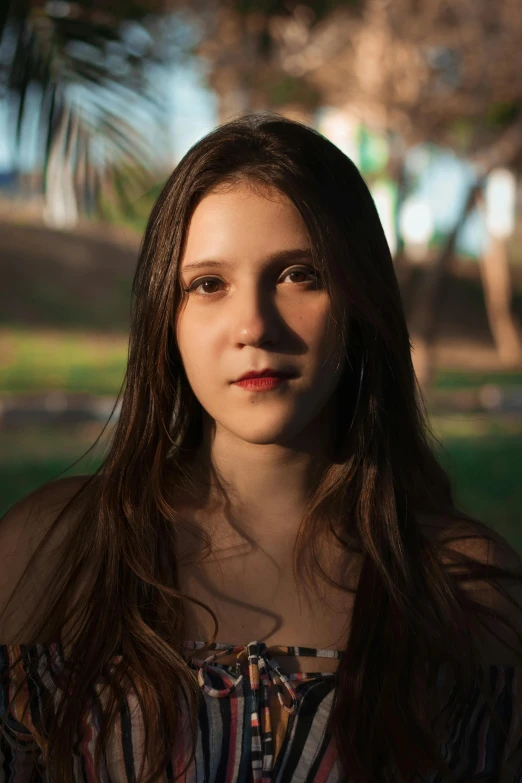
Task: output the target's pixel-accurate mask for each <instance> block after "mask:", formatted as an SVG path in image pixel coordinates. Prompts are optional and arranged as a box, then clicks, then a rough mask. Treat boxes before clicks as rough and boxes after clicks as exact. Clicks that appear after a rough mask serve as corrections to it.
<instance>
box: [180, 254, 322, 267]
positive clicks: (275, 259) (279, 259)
mask: <svg viewBox="0 0 522 783" xmlns="http://www.w3.org/2000/svg"><path fill="white" fill-rule="evenodd" d="M303 258H307V259H310V260H311V259H312V251H311V250H310V248H295V249H292V250H281V251H279V252H277V253H271V254H270V255H269V256H267V257H266V258H265V261H266V262H267V263H269V264H276V263H278V264H280V263H286V262H289V261H297V260H298V259H303ZM220 266H231V264H230V262H229V261H220V260H217V259H205V260H202V261H193V262H192V263H191V264H184V265H183V266H182V267H181V271H182V272H185V270H188V269H200V268H201V267H220Z"/></svg>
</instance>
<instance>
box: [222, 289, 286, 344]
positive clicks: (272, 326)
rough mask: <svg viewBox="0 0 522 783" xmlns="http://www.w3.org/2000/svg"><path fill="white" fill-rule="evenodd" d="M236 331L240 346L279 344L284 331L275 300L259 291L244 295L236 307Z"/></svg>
mask: <svg viewBox="0 0 522 783" xmlns="http://www.w3.org/2000/svg"><path fill="white" fill-rule="evenodd" d="M234 307H235V313H234V316H233V318H234V331H235V338H236V342H237V343H238V344H240V345H260V344H262V343H265V342H269V343H277V342H278V341H279V339H280V336H281V332H282V329H283V323H282V318H281V315H280V313H279V312H278V310H277V308H276V307H275V304H274V302H273V300H271V298H270V297H268V296H262V295H261V294H260V293H259V291H258V290H255V291H252V292H248V293H242V294H241V296H240V298H239V301H238V302H237V304H235V305H234Z"/></svg>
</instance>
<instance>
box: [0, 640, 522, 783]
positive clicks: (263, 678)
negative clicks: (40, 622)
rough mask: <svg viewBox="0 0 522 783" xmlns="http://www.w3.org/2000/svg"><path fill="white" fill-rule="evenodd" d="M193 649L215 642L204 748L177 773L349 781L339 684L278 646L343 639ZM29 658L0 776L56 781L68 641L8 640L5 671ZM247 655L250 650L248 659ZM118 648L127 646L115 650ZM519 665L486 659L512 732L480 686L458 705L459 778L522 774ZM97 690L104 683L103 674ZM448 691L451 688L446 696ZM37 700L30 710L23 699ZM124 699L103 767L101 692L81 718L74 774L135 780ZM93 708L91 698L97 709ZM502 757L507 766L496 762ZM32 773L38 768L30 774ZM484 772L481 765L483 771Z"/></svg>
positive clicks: (205, 672)
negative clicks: (56, 704)
mask: <svg viewBox="0 0 522 783" xmlns="http://www.w3.org/2000/svg"><path fill="white" fill-rule="evenodd" d="M186 647H187V649H189V650H197V649H200V648H204V649H205V650H215V651H216V652H214V653H213V654H212V655H210V656H208V657H207V658H204V659H203V658H201V659H196V658H194V657H193V654H192V655H191V660H189V661H188V662H189V666H190V668H191V669H193V670H194V671H195V673H196V674H197V678H198V681H199V684H200V687H201V689H202V693H203V700H202V704H201V707H200V711H199V716H198V728H197V746H196V756H195V759H194V761H193V762H192V764H191V766H190V767H189V769H188V770H187V772H186V773H185V775H184V776H183V777H182V778H180V781H181V783H251V782H252V783H253V781H261V783H268V782H269V781H277V783H298V781H299V783H312V782H314V783H341V781H342V774H341V769H340V765H339V763H338V760H337V758H336V753H335V749H334V745H333V740H332V738H331V737H330V735H329V733H328V732H327V730H326V724H327V719H328V716H329V714H330V710H331V705H332V699H333V695H334V688H335V678H336V672H296V673H290V674H285V673H284V672H283V671H282V670H281V668H280V664H279V663H278V660H277V658H276V657H273V656H272V653H275V655H277V656H283V655H293V656H307V657H308V656H309V657H318V658H322V657H330V658H340V657H341V656H342V651H341V650H329V649H316V648H310V647H286V646H272V647H270V648H267V646H266V644H265V643H264V642H258V641H253V642H250V643H249V644H247V645H246V646H236V645H228V644H224V643H219V642H215V643H214V644H212V645H206V644H205V643H204V642H200V641H195V642H190V641H188V642H186ZM21 652H23V653H24V658H23V660H22V662H21V663H20V664H19V670H18V673H17V674H14V675H11V679H10V681H9V682H8V683H7V684H2V687H1V688H0V713H1V714H2V716H5V715H6V712H7V709H6V708H7V704H8V700H9V699H8V697H11V696H12V694H13V693H14V686H15V685H16V684H17V683H18V682H19V679H18V677H19V675H22V676H23V672H27V671H29V665H30V662H31V660H33V661H34V660H35V659H36V658H37V657H38V656H39V655H40V654H42V653H45V657H44V658H42V661H41V664H40V667H39V669H38V675H37V676H35V675H34V674H33V676H32V677H31V679H30V684H29V687H28V688H27V686H26V688H24V690H23V691H21V692H20V694H19V696H18V699H17V701H16V704H15V705H13V707H12V709H11V710H10V711H9V712H8V713H7V726H6V728H4V730H3V731H2V733H1V734H0V783H4V781H5V783H29V781H35V782H36V783H50V781H49V778H48V776H47V774H46V772H45V770H44V766H43V763H42V758H43V756H42V748H44V747H45V743H46V737H45V735H42V734H40V733H39V732H38V731H37V728H36V727H35V723H37V721H36V718H37V716H38V715H39V712H38V710H39V705H40V704H41V703H42V696H44V695H46V694H45V692H46V691H47V692H50V693H53V694H54V693H55V692H56V690H57V688H58V685H57V676H56V675H57V673H58V671H59V668H60V661H62V662H63V654H64V652H63V647H62V645H60V644H59V643H55V644H50V645H47V646H43V645H39V644H37V645H34V646H25V645H0V674H3V673H4V672H5V670H6V668H7V666H8V664H10V663H11V662H13V661H14V660H15V659H16V657H17V656H18V655H19V654H20V653H21ZM230 653H235V654H236V663H235V664H233V665H224V664H221V663H220V662H219V658H220V657H223V656H225V655H229V654H230ZM245 658H246V660H245ZM114 660H115V661H116V660H121V656H116V657H115V659H114ZM445 672H447V669H446V668H445V667H444V666H441V668H440V670H439V676H438V680H437V689H438V691H437V692H438V693H439V685H440V694H441V699H440V702H439V703H440V705H441V708H443V707H445V706H446V705H447V704H451V700H452V693H453V687H452V685H451V684H450V680H449V678H447V677H446V674H445ZM521 674H522V671H521V669H520V668H518V667H514V666H504V665H491V666H490V668H489V677H490V684H491V688H492V691H491V692H492V693H493V703H494V706H495V709H496V711H497V714H498V715H499V717H500V719H501V721H502V724H503V726H504V727H505V728H506V730H507V739H505V738H504V737H500V738H499V735H498V733H497V731H496V727H495V726H494V724H492V722H491V719H490V717H489V714H488V713H487V711H486V707H485V704H484V701H483V697H482V694H481V692H480V690H479V689H478V687H477V688H476V689H475V688H473V690H472V691H471V692H470V698H469V699H468V700H467V701H466V703H465V704H464V705H462V704H455V705H454V708H453V709H451V710H450V715H451V723H450V731H449V733H448V738H449V740H448V742H447V743H445V744H444V746H443V747H442V748H441V755H442V756H443V758H444V759H445V761H446V763H448V765H449V766H450V768H451V769H452V770H453V772H454V773H455V775H456V777H457V779H458V781H459V783H465V782H466V783H468V782H469V781H475V780H476V781H477V783H478V780H479V779H480V780H485V779H487V780H491V781H493V780H495V781H496V782H497V783H522V731H521V714H522V711H521V706H522V677H521ZM95 689H96V691H97V692H98V694H99V686H98V685H96V686H95ZM442 694H444V695H443V696H442ZM28 701H29V702H30V710H28V712H27V714H26V715H25V717H24V719H23V721H22V712H23V707H24V704H26V703H27V702H28ZM126 703H127V707H128V709H126V710H121V711H120V713H119V715H118V718H117V730H116V732H115V735H113V736H112V737H111V741H110V743H109V755H108V760H107V764H105V763H104V762H103V761H102V766H101V770H102V777H101V778H96V777H95V772H94V750H95V746H96V737H97V734H98V733H99V726H100V721H99V713H98V711H97V709H96V707H94V706H93V704H96V702H95V701H94V702H93V704H91V705H90V711H88V713H87V716H88V717H85V719H84V720H83V721H82V723H81V726H80V730H79V732H78V733H77V736H76V742H75V744H74V748H73V756H74V759H73V761H74V764H73V767H74V780H75V783H130V781H135V779H136V775H137V773H138V771H139V766H140V761H141V758H142V755H141V750H142V746H143V738H144V733H143V731H144V730H143V723H142V722H140V714H141V713H140V711H139V709H137V708H138V701H137V699H136V698H133V695H132V693H131V694H130V695H128V696H127V702H126ZM91 708H92V709H91ZM186 724H187V722H186V721H185V722H184V723H183V721H181V720H180V723H179V741H177V742H176V745H175V747H174V748H173V749H172V755H171V758H170V762H169V764H168V766H167V768H166V769H165V775H164V777H163V778H162V780H161V783H169V781H171V780H173V779H174V777H175V776H176V774H178V773H179V772H180V771H181V770H182V769H183V766H184V765H185V763H186V760H188V753H189V752H190V746H189V743H190V729H189V727H188V726H187V725H186ZM26 748H34V749H35V750H36V751H37V760H36V761H33V759H32V758H31V757H29V758H27V757H26V756H25V755H24V750H25V749H26ZM501 761H503V762H504V770H503V774H502V776H501V777H500V776H499V775H498V770H499V768H500V763H501ZM31 774H33V777H32V778H31ZM483 776H484V777H483ZM439 781H440V783H442V778H441V776H440V774H439V773H437V772H433V773H430V774H429V775H427V776H425V777H424V779H423V781H421V783H439Z"/></svg>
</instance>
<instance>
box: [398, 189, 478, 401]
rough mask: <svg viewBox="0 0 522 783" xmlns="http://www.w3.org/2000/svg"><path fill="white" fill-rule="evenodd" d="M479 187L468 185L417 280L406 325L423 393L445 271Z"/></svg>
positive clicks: (431, 368) (427, 384)
mask: <svg viewBox="0 0 522 783" xmlns="http://www.w3.org/2000/svg"><path fill="white" fill-rule="evenodd" d="M481 188H482V179H481V180H479V182H477V183H476V184H475V185H473V186H472V187H471V188H470V190H469V193H468V197H467V199H466V203H465V205H464V208H463V209H462V212H461V214H460V215H459V217H458V219H457V222H456V224H455V226H454V228H453V231H452V232H451V234H450V235H449V236H448V238H447V240H446V244H445V245H444V247H443V248H442V250H441V252H440V253H439V254H438V256H436V257H435V259H434V260H433V262H432V263H431V264H430V266H429V268H428V269H427V270H426V272H425V274H424V277H423V278H422V279H421V281H420V286H419V290H418V291H417V293H416V294H415V300H414V302H413V308H412V315H411V319H410V328H411V332H412V333H413V335H414V336H413V339H412V342H413V344H414V345H413V357H412V358H413V364H414V367H415V374H416V375H417V379H418V381H419V384H420V386H421V388H422V390H423V392H424V393H425V392H426V391H427V390H428V389H429V388H430V386H431V384H432V382H433V377H434V374H435V355H434V354H435V350H434V348H435V338H436V336H437V327H438V324H439V311H440V305H441V302H442V296H443V293H444V289H445V282H446V280H447V274H448V272H449V271H450V269H451V263H452V261H453V256H454V252H455V244H456V242H457V238H458V235H459V233H460V230H461V228H462V226H463V225H464V222H465V221H466V218H467V216H468V215H469V213H470V212H471V210H472V208H473V205H474V203H475V199H476V197H477V193H479V192H480V190H481Z"/></svg>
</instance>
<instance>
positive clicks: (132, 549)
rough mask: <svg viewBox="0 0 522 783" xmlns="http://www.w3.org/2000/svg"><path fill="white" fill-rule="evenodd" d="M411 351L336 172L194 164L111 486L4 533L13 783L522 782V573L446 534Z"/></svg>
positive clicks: (240, 141)
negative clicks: (43, 782)
mask: <svg viewBox="0 0 522 783" xmlns="http://www.w3.org/2000/svg"><path fill="white" fill-rule="evenodd" d="M410 348H411V346H410V340H409V335H408V330H407V327H406V323H405V318H404V313H403V309H402V304H401V298H400V293H399V289H398V286H397V281H396V278H395V274H394V268H393V262H392V259H391V256H390V251H389V249H388V246H387V244H386V240H385V237H384V234H383V230H382V228H381V225H380V222H379V218H378V215H377V212H376V209H375V206H374V203H373V201H372V198H371V196H370V193H369V191H368V189H367V187H366V185H365V183H364V181H363V179H362V178H361V176H360V175H359V173H358V171H357V169H356V167H355V166H354V165H353V163H352V162H351V161H350V160H349V159H348V158H347V157H346V156H345V155H344V154H343V153H342V152H340V150H339V149H337V147H335V146H334V145H333V144H331V143H330V142H329V141H327V140H326V139H325V138H323V137H322V136H321V135H320V134H318V133H316V132H315V131H313V130H311V129H310V128H307V127H306V126H304V125H301V124H299V123H296V122H292V121H290V120H288V119H285V118H283V117H279V116H277V115H253V116H246V117H243V118H241V119H238V120H235V121H233V122H230V123H228V124H226V125H223V126H221V127H219V128H218V129H217V130H215V131H213V132H212V133H210V134H209V135H208V136H206V137H205V138H204V139H202V140H201V141H199V142H198V143H197V144H196V145H195V146H194V147H193V148H192V149H191V150H190V151H189V152H188V153H187V155H186V156H185V157H184V158H183V160H182V161H181V162H180V163H179V165H178V166H177V167H176V169H175V171H174V172H173V174H172V176H171V177H170V179H169V181H168V182H167V184H166V185H165V187H164V189H163V191H162V193H161V196H160V197H159V199H158V201H157V203H156V205H155V206H154V208H153V210H152V214H151V216H150V220H149V223H148V226H147V230H146V233H145V238H144V241H143V246H142V250H141V254H140V258H139V262H138V267H137V270H136V274H135V279H134V286H133V312H132V326H131V334H130V346H129V357H128V367H127V373H126V378H125V382H124V388H123V387H122V391H123V397H122V404H121V413H120V416H119V421H118V423H117V426H116V428H115V432H114V436H113V438H112V441H111V445H110V449H109V451H108V453H107V456H106V458H105V459H104V461H103V464H102V466H101V467H100V468H99V470H98V471H97V472H96V474H95V475H93V476H83V477H80V478H78V477H76V478H68V479H61V480H58V481H53V482H51V483H49V484H48V485H46V486H44V487H41V488H40V489H38V490H37V491H36V492H35V493H32V495H30V496H29V497H28V498H25V499H24V500H23V501H21V502H20V503H18V504H16V505H15V506H14V507H13V508H12V509H11V510H10V511H9V513H8V514H7V515H6V517H5V518H4V519H3V521H2V525H0V530H1V534H0V537H1V540H0V552H1V553H2V559H3V577H2V582H0V598H1V607H0V608H3V612H2V620H1V622H2V625H1V628H0V642H3V645H2V646H1V647H0V653H1V658H0V660H1V662H2V674H3V681H2V682H3V690H2V691H0V692H1V693H2V694H3V703H2V713H3V715H4V718H5V726H4V729H3V734H2V744H1V746H0V748H1V753H2V754H3V760H2V765H3V766H1V768H2V769H3V770H4V774H5V775H6V778H5V779H6V780H9V781H12V782H14V783H21V781H22V780H24V781H26V780H28V779H29V774H30V771H31V770H32V771H33V775H34V777H33V779H36V780H53V781H55V780H56V781H59V782H60V783H70V781H89V782H91V781H92V782H93V783H94V781H111V783H112V782H115V781H118V783H123V782H124V781H125V783H126V782H127V781H134V780H139V781H146V783H152V781H174V780H181V781H187V783H189V782H190V783H196V781H197V783H248V781H270V780H274V781H280V782H281V783H293V782H294V781H307V782H310V783H312V781H324V782H325V783H326V781H328V783H338V782H340V781H353V782H354V783H363V781H364V783H374V781H381V780H382V781H390V782H391V781H410V780H422V781H436V780H437V781H439V780H440V781H442V780H447V781H457V782H462V781H473V780H477V781H478V780H479V779H480V780H483V779H486V778H487V779H489V780H499V781H500V780H502V781H504V783H508V782H509V783H514V781H521V780H522V772H521V771H520V770H521V769H522V740H521V733H520V727H519V725H518V724H517V719H518V718H520V707H521V686H520V674H521V669H520V664H521V662H522V652H521V634H520V633H519V631H520V618H521V614H520V612H521V605H520V603H519V601H518V600H517V598H515V596H517V597H518V598H520V584H521V583H522V568H521V565H522V561H521V560H520V558H519V557H518V555H517V554H516V553H515V552H514V551H513V550H512V548H511V547H510V546H509V545H508V544H507V542H506V541H505V540H504V539H503V538H501V537H500V536H498V535H496V534H494V533H493V531H491V530H489V528H488V527H486V526H485V525H482V524H481V523H480V522H478V521H477V520H474V519H472V518H471V517H469V516H468V515H466V514H465V513H464V512H462V511H460V510H459V509H458V508H457V507H456V503H455V501H454V499H453V495H452V490H451V484H450V481H449V478H448V476H447V475H446V473H445V472H444V471H443V470H442V468H441V467H440V465H439V464H438V462H437V460H436V458H435V456H434V453H433V447H434V442H435V439H434V437H433V435H432V434H431V432H430V430H429V428H428V424H427V420H426V413H425V410H424V407H423V404H422V397H421V395H420V393H419V390H418V387H417V385H416V379H415V375H414V371H413V367H412V361H411V350H410ZM245 375H254V376H255V378H256V380H254V379H251V380H242V379H244V376H245ZM19 541H20V542H22V543H23V546H22V545H21V544H19V543H18V542H19ZM37 566H38V568H37ZM29 574H30V575H31V577H32V579H31V583H30V585H29V588H26V589H25V592H23V589H22V588H21V587H19V582H22V584H24V579H25V577H27V576H28V575H29ZM19 577H20V579H19ZM507 580H509V581H507ZM501 581H502V582H504V583H505V584H503V585H502V584H501V583H500V582H501ZM508 588H509V589H508ZM44 596H45V598H46V601H45V605H42V604H41V599H42V597H44ZM9 604H10V605H11V611H10V613H9V614H6V609H7V606H8V605H9ZM211 620H213V623H212V622H211ZM503 620H505V623H504V622H503ZM212 626H214V627H213V628H212ZM216 640H218V641H216ZM24 749H25V750H27V749H29V750H32V751H33V754H32V756H29V757H28V756H27V755H24V753H23V751H24ZM46 775H47V776H48V777H45V776H46Z"/></svg>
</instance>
